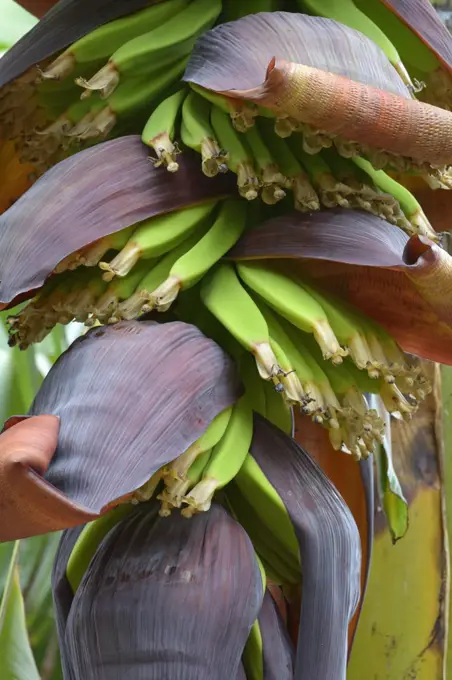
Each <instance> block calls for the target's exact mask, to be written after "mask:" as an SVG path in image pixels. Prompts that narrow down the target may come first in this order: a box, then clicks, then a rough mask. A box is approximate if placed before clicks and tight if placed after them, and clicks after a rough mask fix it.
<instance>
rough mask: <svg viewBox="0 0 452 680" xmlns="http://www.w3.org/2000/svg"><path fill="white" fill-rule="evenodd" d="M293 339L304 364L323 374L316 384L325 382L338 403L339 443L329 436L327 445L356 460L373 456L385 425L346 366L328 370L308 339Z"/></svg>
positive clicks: (302, 337) (304, 335)
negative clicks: (345, 452) (369, 405)
mask: <svg viewBox="0 0 452 680" xmlns="http://www.w3.org/2000/svg"><path fill="white" fill-rule="evenodd" d="M296 339H297V341H298V344H299V348H300V351H302V352H303V356H305V358H306V360H307V361H310V362H313V364H315V365H316V366H317V367H318V370H320V371H321V372H322V374H323V376H324V378H320V377H318V382H319V383H320V382H321V381H322V380H325V379H326V380H327V382H328V385H329V389H330V390H333V392H334V394H335V397H336V402H337V403H338V407H337V408H336V417H337V421H338V423H339V428H340V435H341V439H340V440H339V437H336V438H335V433H331V435H332V436H330V441H331V444H332V446H333V448H335V449H336V450H339V449H341V450H343V451H347V452H349V453H351V454H352V455H353V456H354V458H355V459H356V460H359V459H360V458H361V457H365V458H367V456H368V455H369V454H370V453H373V452H374V449H375V445H376V444H377V443H378V442H379V441H381V438H382V436H383V432H384V423H383V422H382V421H381V419H380V418H379V417H378V414H377V413H376V412H375V411H374V410H371V409H369V407H368V404H367V401H366V399H365V397H364V395H363V393H362V392H361V391H360V389H359V387H358V385H357V384H356V381H355V380H354V377H353V375H352V374H351V373H350V371H348V367H347V365H346V363H345V362H344V363H343V364H342V365H341V366H331V364H328V362H324V361H323V360H322V356H321V354H320V352H319V349H318V347H317V346H316V344H315V343H314V342H313V341H312V338H311V336H309V335H307V334H303V333H300V332H297V338H296ZM361 373H363V371H361ZM365 375H366V377H367V379H368V380H372V379H371V378H369V377H368V376H367V374H365Z"/></svg>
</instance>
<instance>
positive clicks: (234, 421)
mask: <svg viewBox="0 0 452 680" xmlns="http://www.w3.org/2000/svg"><path fill="white" fill-rule="evenodd" d="M252 438H253V411H252V410H251V407H250V405H249V402H248V396H247V395H246V394H245V396H243V397H242V398H241V399H239V401H238V402H237V403H236V404H235V405H234V407H233V409H232V414H231V418H230V420H229V423H228V426H227V428H226V432H225V433H224V435H223V437H222V438H221V439H220V441H219V442H218V444H217V445H216V446H215V447H214V448H213V450H212V455H211V457H210V460H209V462H208V463H207V465H206V467H205V468H204V472H203V474H202V479H201V480H200V481H199V482H198V483H197V484H196V486H195V487H193V489H192V490H191V491H190V493H189V494H187V495H186V496H185V498H184V499H183V501H184V503H187V505H188V508H186V509H184V510H183V511H182V514H183V515H184V516H186V517H191V515H192V514H193V513H194V512H205V511H207V510H208V509H209V508H210V505H211V502H212V499H213V496H214V494H215V492H216V491H217V490H218V489H222V488H223V487H224V486H226V484H228V483H229V482H230V481H231V479H233V478H234V477H235V476H236V474H237V473H238V471H239V470H240V468H241V467H242V465H243V462H244V460H245V457H246V456H247V455H248V451H249V448H250V446H251V440H252Z"/></svg>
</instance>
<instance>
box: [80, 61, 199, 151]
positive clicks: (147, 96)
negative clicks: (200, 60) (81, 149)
mask: <svg viewBox="0 0 452 680" xmlns="http://www.w3.org/2000/svg"><path fill="white" fill-rule="evenodd" d="M186 62H187V59H186V58H183V59H180V60H178V61H176V60H174V61H173V62H172V64H171V65H170V66H169V67H168V68H165V69H162V70H161V71H159V72H157V73H156V74H155V75H153V76H152V78H150V77H147V76H142V77H141V78H127V79H125V82H123V83H121V84H120V85H119V87H118V88H117V89H115V91H114V92H113V93H112V94H110V95H109V96H108V97H107V98H106V100H105V102H104V104H105V106H104V107H103V108H102V109H100V111H99V112H98V113H97V114H96V116H95V117H94V118H93V119H92V120H91V122H90V123H89V124H88V125H87V126H86V127H85V129H84V130H83V132H80V134H78V136H77V139H79V140H81V141H85V140H89V139H96V138H98V137H101V138H104V137H106V136H107V135H108V134H109V133H110V132H111V131H112V130H113V128H115V127H116V126H117V125H118V124H119V122H121V121H123V122H124V121H128V120H130V119H131V118H133V117H134V116H137V115H138V114H141V113H143V111H145V110H146V111H147V110H149V106H150V105H151V106H152V103H153V100H154V99H157V98H160V97H161V94H162V92H164V91H165V90H167V89H168V88H169V87H171V86H173V85H174V84H175V83H177V81H178V80H179V78H180V76H181V75H182V73H183V72H184V69H185V65H186ZM71 135H72V136H75V130H74V129H73V130H72V131H71Z"/></svg>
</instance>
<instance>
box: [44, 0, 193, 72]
mask: <svg viewBox="0 0 452 680" xmlns="http://www.w3.org/2000/svg"><path fill="white" fill-rule="evenodd" d="M188 2H189V0H165V2H159V3H158V4H153V5H151V6H150V7H146V8H145V9H143V10H141V11H139V12H135V13H133V14H130V15H128V16H126V17H121V18H120V19H116V20H115V21H110V22H108V23H107V24H104V25H102V26H99V28H96V29H95V30H94V31H91V32H90V33H88V34H87V35H85V36H83V38H80V39H79V40H77V41H76V42H75V43H73V44H72V45H71V46H70V47H68V48H67V49H66V50H65V51H64V52H63V53H62V54H60V55H59V56H58V57H57V58H56V59H55V60H54V61H53V62H52V63H51V64H50V65H49V66H47V67H46V68H45V69H44V71H42V74H41V75H42V77H43V78H44V79H45V80H62V79H64V78H67V77H68V76H70V75H71V73H73V72H74V70H75V69H76V67H77V65H79V64H86V63H90V62H96V61H100V60H104V59H108V57H109V56H110V55H111V54H112V53H113V52H116V50H119V48H120V47H121V46H122V45H124V44H125V43H127V42H129V41H130V40H133V39H134V38H137V37H138V36H140V35H143V33H147V32H148V31H151V30H153V29H155V28H158V27H159V26H161V25H162V24H163V23H165V22H166V21H168V20H169V19H171V18H172V17H173V16H175V15H176V14H178V13H179V12H181V11H182V10H183V9H184V8H185V7H187V5H188Z"/></svg>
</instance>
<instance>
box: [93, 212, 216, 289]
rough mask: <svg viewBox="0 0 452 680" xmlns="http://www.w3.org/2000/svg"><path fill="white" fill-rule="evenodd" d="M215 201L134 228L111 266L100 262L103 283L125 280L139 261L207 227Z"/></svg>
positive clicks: (161, 216) (166, 250)
mask: <svg viewBox="0 0 452 680" xmlns="http://www.w3.org/2000/svg"><path fill="white" fill-rule="evenodd" d="M217 203H218V201H217V200H211V201H206V202H205V203H200V204H198V205H193V206H189V207H188V208H182V209H181V210H176V211H174V212H170V213H165V214H164V215H159V216H158V217H152V218H151V219H149V220H145V221H144V222H141V224H139V225H138V226H135V231H134V232H133V234H132V237H131V238H130V239H129V240H128V241H127V243H126V244H125V245H124V247H123V248H122V250H121V251H120V252H119V253H118V254H117V255H116V256H115V257H114V258H113V260H111V262H100V264H99V267H100V268H101V269H102V270H103V271H105V274H104V275H103V276H104V280H106V281H109V280H111V279H112V278H114V277H115V276H119V277H122V276H126V275H127V274H128V273H129V272H130V271H131V270H132V269H133V267H134V266H135V265H136V263H137V262H139V261H140V260H146V259H148V258H155V257H159V256H160V255H163V254H164V253H166V252H168V251H169V250H171V249H172V248H174V247H175V246H177V245H179V243H181V242H182V241H184V239H186V238H187V237H188V236H189V235H190V234H191V233H192V232H193V231H194V230H195V229H197V228H198V227H199V226H200V225H202V224H207V223H208V221H209V220H210V219H211V215H212V212H213V211H214V209H215V207H216V205H217Z"/></svg>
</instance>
